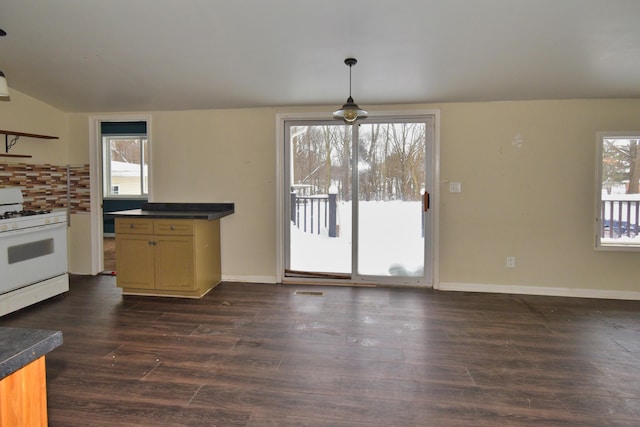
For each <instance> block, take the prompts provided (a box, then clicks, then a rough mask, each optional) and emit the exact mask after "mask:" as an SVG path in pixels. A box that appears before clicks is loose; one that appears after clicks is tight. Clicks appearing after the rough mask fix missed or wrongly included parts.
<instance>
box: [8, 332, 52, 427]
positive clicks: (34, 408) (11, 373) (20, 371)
mask: <svg viewBox="0 0 640 427" xmlns="http://www.w3.org/2000/svg"><path fill="white" fill-rule="evenodd" d="M61 344H62V332H60V331H48V330H39V329H23V328H0V426H2V427H4V426H32V425H33V426H35V425H42V426H46V425H47V386H46V374H45V355H46V354H47V353H49V352H50V351H51V350H53V349H54V348H56V347H58V346H60V345H61Z"/></svg>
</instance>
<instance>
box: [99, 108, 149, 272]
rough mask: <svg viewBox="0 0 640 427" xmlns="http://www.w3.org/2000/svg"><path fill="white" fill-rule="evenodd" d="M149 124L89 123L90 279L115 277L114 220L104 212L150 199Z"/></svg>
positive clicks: (127, 120) (106, 119) (110, 119)
mask: <svg viewBox="0 0 640 427" xmlns="http://www.w3.org/2000/svg"><path fill="white" fill-rule="evenodd" d="M150 125H151V117H150V116H147V115H136V116H99V117H98V116H92V117H90V118H89V127H90V156H91V163H90V175H91V240H92V245H91V250H92V256H91V259H92V267H91V271H92V274H99V273H102V274H110V275H115V274H117V265H115V230H114V221H113V218H110V217H108V216H106V215H105V213H107V212H112V211H118V210H126V209H136V208H139V207H140V206H141V204H142V203H143V202H145V201H147V200H148V199H149V194H150V192H151V178H150V175H151V143H150V141H151V129H150Z"/></svg>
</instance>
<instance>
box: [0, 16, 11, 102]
mask: <svg viewBox="0 0 640 427" xmlns="http://www.w3.org/2000/svg"><path fill="white" fill-rule="evenodd" d="M6 35H7V33H6V32H5V31H4V30H3V29H2V28H0V37H2V36H6ZM8 96H9V88H8V87H7V79H6V78H5V77H4V73H3V72H2V71H0V97H2V98H6V97H8Z"/></svg>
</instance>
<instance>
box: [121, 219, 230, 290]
mask: <svg viewBox="0 0 640 427" xmlns="http://www.w3.org/2000/svg"><path fill="white" fill-rule="evenodd" d="M115 226H116V271H117V273H116V281H117V284H118V286H119V287H121V288H122V289H123V293H124V294H142V295H165V296H183V297H196V298H197V297H201V296H203V295H204V294H206V293H207V292H208V291H209V290H211V289H212V288H213V287H214V286H216V285H217V284H218V283H220V278H221V272H220V220H217V219H216V220H197V219H165V218H159V219H158V218H156V219H151V218H126V217H117V218H116V220H115Z"/></svg>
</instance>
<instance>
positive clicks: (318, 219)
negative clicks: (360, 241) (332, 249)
mask: <svg viewBox="0 0 640 427" xmlns="http://www.w3.org/2000/svg"><path fill="white" fill-rule="evenodd" d="M336 196H337V195H336V194H318V195H314V196H299V195H298V194H297V193H296V192H295V191H293V192H291V221H292V222H293V224H294V225H295V226H296V227H298V228H299V229H301V230H302V231H304V232H305V233H311V234H324V233H326V235H328V236H329V237H337V236H338V232H337V212H336V210H337V203H336Z"/></svg>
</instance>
